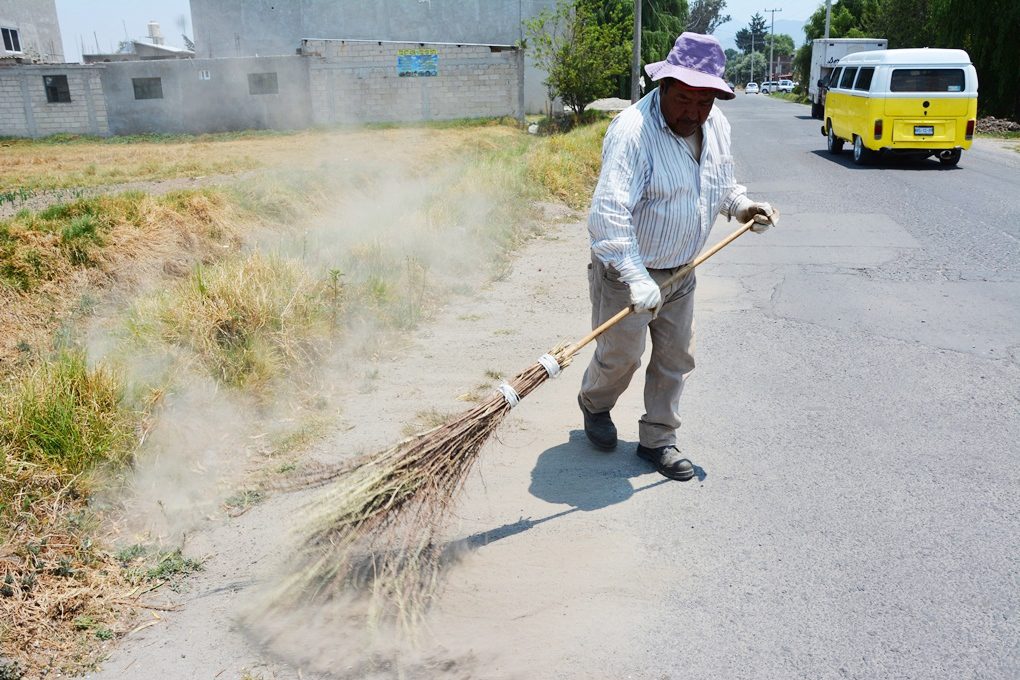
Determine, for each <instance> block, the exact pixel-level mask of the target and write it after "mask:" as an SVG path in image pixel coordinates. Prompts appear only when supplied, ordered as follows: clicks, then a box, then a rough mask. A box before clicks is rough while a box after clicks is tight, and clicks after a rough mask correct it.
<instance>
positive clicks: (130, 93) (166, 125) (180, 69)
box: [103, 56, 311, 135]
mask: <svg viewBox="0 0 1020 680" xmlns="http://www.w3.org/2000/svg"><path fill="white" fill-rule="evenodd" d="M305 61H306V60H305V59H304V58H302V57H298V56H290V57H247V58H241V59H166V60H151V61H124V62H111V63H109V64H104V70H103V89H104V91H105V92H106V99H107V104H108V106H109V109H110V131H111V132H113V133H114V134H118V135H128V134H139V133H147V132H171V133H180V132H187V133H205V132H225V131H230V130H260V129H272V130H294V129H300V128H304V127H308V126H309V125H310V124H311V116H310V115H309V101H308V67H307V65H306V64H305ZM255 73H259V74H265V73H275V74H276V82H277V86H278V91H277V92H275V93H266V94H252V93H251V91H250V90H249V83H248V76H249V74H255ZM134 78H159V79H160V85H161V89H162V94H163V96H162V98H160V99H135V92H134V85H133V83H132V81H133V79H134Z"/></svg>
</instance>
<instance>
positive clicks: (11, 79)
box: [0, 69, 30, 137]
mask: <svg viewBox="0 0 1020 680" xmlns="http://www.w3.org/2000/svg"><path fill="white" fill-rule="evenodd" d="M0 135H2V136H5V137H29V136H30V135H29V132H28V118H27V116H26V113H25V102H24V101H23V100H22V94H21V77H20V75H19V74H18V73H16V72H14V70H13V69H0Z"/></svg>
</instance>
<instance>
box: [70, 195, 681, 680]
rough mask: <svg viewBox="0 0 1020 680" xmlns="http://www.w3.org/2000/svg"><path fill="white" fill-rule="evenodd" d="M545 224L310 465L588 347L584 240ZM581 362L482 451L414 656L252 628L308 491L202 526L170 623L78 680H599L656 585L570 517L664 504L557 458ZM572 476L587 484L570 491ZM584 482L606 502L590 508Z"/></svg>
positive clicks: (628, 483)
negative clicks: (643, 502)
mask: <svg viewBox="0 0 1020 680" xmlns="http://www.w3.org/2000/svg"><path fill="white" fill-rule="evenodd" d="M545 212H546V221H547V222H548V230H547V232H546V234H545V235H544V236H543V237H540V238H538V239H536V240H534V241H533V242H531V243H530V244H529V245H528V246H527V247H526V248H525V249H524V251H523V252H522V253H521V254H520V256H519V257H518V258H517V259H516V260H515V264H514V268H513V272H512V273H511V275H510V276H509V277H507V278H506V279H505V280H502V281H499V282H496V283H493V284H490V285H489V286H487V287H486V288H485V289H484V290H480V291H478V292H477V294H475V295H470V296H465V297H464V298H462V299H459V300H455V301H453V302H452V303H451V304H449V305H448V307H447V308H446V309H445V310H443V312H442V313H441V314H439V315H438V317H437V318H436V319H435V320H434V321H433V322H432V323H430V324H429V325H428V326H427V327H424V328H421V329H420V330H419V332H418V334H417V338H416V340H415V342H414V344H413V346H412V347H411V348H409V349H408V350H407V351H406V352H405V353H404V355H403V357H402V358H399V359H397V360H395V361H381V362H380V363H378V364H376V365H372V366H365V375H366V376H371V378H370V379H366V382H365V383H364V384H363V385H362V386H361V388H360V390H359V391H360V393H355V394H352V395H351V396H350V398H349V399H348V400H347V401H346V402H345V403H343V404H342V411H343V425H342V427H341V430H342V431H341V432H338V433H337V434H336V435H335V436H333V437H332V438H331V439H330V440H328V441H325V442H323V443H321V444H318V445H316V446H315V447H314V448H313V451H311V452H309V454H310V455H311V456H313V457H314V458H317V459H320V460H323V461H327V462H329V461H331V460H332V461H337V460H342V459H343V458H345V457H346V456H348V455H350V454H351V453H352V452H360V451H371V450H376V449H380V448H384V447H386V446H388V445H389V444H391V443H392V442H393V441H395V440H396V439H398V438H399V437H400V433H401V430H402V429H403V428H404V427H405V426H406V424H407V423H408V421H409V420H411V419H413V416H414V414H416V413H418V412H420V411H422V410H423V409H425V408H435V409H438V410H441V411H447V412H456V411H459V410H462V409H463V408H464V407H465V404H464V403H463V402H461V401H458V400H457V397H458V395H462V394H464V393H465V392H468V391H470V390H471V389H472V388H474V387H476V386H477V385H478V383H479V382H480V381H483V382H484V381H485V380H486V377H485V374H486V372H492V371H498V372H500V373H502V374H504V375H512V374H514V373H516V372H517V371H518V370H520V369H523V368H525V367H526V366H527V365H529V364H530V363H532V362H533V361H534V359H535V358H537V357H538V356H539V355H540V354H542V353H544V352H545V351H547V350H548V349H549V348H551V347H552V346H553V345H554V344H556V343H557V342H558V341H560V340H563V339H576V338H578V337H581V336H583V335H584V334H585V332H586V331H587V328H586V324H587V318H588V313H589V311H588V303H587V292H586V291H587V284H586V281H585V278H584V276H585V275H584V272H585V263H586V260H587V256H588V252H587V242H586V241H587V236H586V231H585V229H584V225H583V222H581V221H579V216H578V215H576V214H572V213H571V212H570V211H569V210H568V209H567V208H565V207H562V206H556V205H549V206H546V208H545ZM589 356H590V348H589V349H587V350H585V351H584V352H582V354H581V355H580V356H579V357H578V358H577V360H576V362H575V364H574V365H572V366H571V367H569V368H568V369H567V370H566V372H565V374H564V375H563V376H561V377H560V378H559V379H558V380H556V381H553V382H550V383H547V384H546V385H544V386H543V387H542V388H541V389H540V390H539V391H538V392H536V393H535V394H534V395H532V396H531V397H529V398H528V400H527V401H525V402H524V403H522V405H521V406H520V407H518V410H517V411H515V412H514V413H512V414H511V416H510V417H509V419H508V421H507V422H506V423H505V424H504V426H503V428H502V429H501V431H500V436H499V437H498V441H493V442H490V444H489V445H488V446H487V448H486V450H485V451H484V452H483V455H482V458H481V462H480V464H479V465H478V468H477V470H476V473H475V474H474V475H473V477H472V480H471V482H470V483H469V485H468V488H467V490H466V492H465V494H464V498H463V499H462V502H461V503H460V504H459V505H458V506H457V510H456V517H455V519H454V521H453V524H452V526H451V527H450V532H449V537H450V539H451V540H453V541H457V540H460V541H462V542H463V543H462V545H463V550H462V552H461V555H460V559H459V560H458V561H457V562H456V563H455V564H453V565H451V566H450V567H449V569H448V570H447V572H446V573H445V585H444V588H443V592H442V595H441V598H440V600H439V604H438V606H437V607H435V608H434V610H433V611H432V612H431V613H430V615H429V619H428V623H427V626H428V628H427V631H425V632H424V635H423V637H422V639H421V640H420V641H419V643H418V646H417V647H415V648H413V649H412V648H411V647H404V646H402V645H401V646H400V647H399V649H397V650H395V649H393V648H391V647H389V646H388V645H382V646H381V647H378V648H376V647H373V645H378V644H379V640H378V639H377V638H373V637H372V636H369V637H368V638H365V637H363V636H364V633H365V632H364V631H363V630H360V629H358V624H357V623H354V624H351V623H349V622H347V621H345V620H344V619H345V616H344V614H345V612H343V611H342V610H339V609H338V608H329V607H324V608H322V609H315V610H311V611H309V610H307V609H304V610H299V611H295V612H294V613H293V616H292V617H290V618H288V620H286V621H281V620H272V621H269V620H265V619H264V618H262V617H260V616H259V614H258V608H257V606H255V609H254V612H255V613H254V614H252V611H253V610H252V607H253V603H257V602H258V598H259V597H260V593H261V592H263V590H264V588H265V587H267V586H271V585H272V583H273V582H274V580H275V579H276V578H278V576H279V575H280V574H281V573H285V572H286V571H287V569H288V568H289V565H291V564H292V563H293V562H292V558H293V551H294V548H295V544H296V543H297V542H298V541H299V540H300V539H301V537H302V534H303V529H302V521H301V520H302V516H303V514H304V509H305V508H306V507H307V504H308V503H313V502H314V501H315V498H316V494H317V492H316V491H307V492H299V493H292V494H279V495H276V496H275V497H273V498H271V499H270V500H269V501H267V502H266V503H263V504H261V505H259V506H257V507H255V508H254V509H252V510H251V511H250V512H248V513H246V514H244V515H242V516H240V517H237V518H233V519H230V518H223V517H218V518H214V519H213V518H210V519H209V520H208V521H207V522H206V524H205V526H203V527H202V528H201V530H200V531H198V532H197V533H193V534H191V535H190V536H189V537H188V539H187V545H186V552H187V553H189V554H192V555H208V559H207V561H206V563H205V570H204V571H203V572H202V573H200V574H198V575H196V576H194V577H192V578H191V579H190V580H189V581H188V583H187V584H186V585H185V589H184V591H183V592H182V593H180V594H179V595H173V596H172V597H170V598H169V599H168V600H167V601H163V600H160V602H161V604H163V605H167V604H171V605H182V608H181V609H180V611H174V612H163V611H154V612H152V613H149V614H146V615H145V616H144V617H143V620H142V622H143V624H144V623H145V622H152V624H153V625H149V626H146V627H144V628H141V627H139V628H140V629H139V630H138V631H137V632H136V633H132V634H129V635H128V636H127V638H126V639H124V640H123V641H122V642H121V643H120V644H119V645H118V646H117V648H116V649H114V650H113V651H112V653H111V655H110V658H109V660H108V661H107V662H106V663H104V664H103V668H102V669H101V670H100V671H99V672H96V673H93V674H90V675H89V676H88V677H90V678H97V679H98V678H104V679H106V678H147V677H151V671H152V669H153V668H159V669H161V671H162V673H163V674H164V675H165V676H166V677H196V678H200V677H210V678H211V677H226V678H241V677H264V678H309V677H323V678H331V677H352V678H353V677H380V678H382V677H443V678H446V677H449V678H461V677H463V678H468V677H486V678H493V677H498V678H524V677H535V675H534V669H535V668H543V669H567V668H569V670H564V672H563V673H559V672H557V675H558V677H596V676H598V675H599V674H600V669H604V668H605V666H604V665H603V664H605V663H609V662H611V661H612V652H611V649H608V648H607V647H606V645H605V640H607V639H613V640H615V641H616V643H614V645H612V646H613V647H617V648H618V645H620V644H622V638H623V637H625V636H626V635H627V630H628V628H629V624H630V623H632V622H633V620H634V618H635V617H639V616H641V613H642V610H643V608H644V607H645V606H646V605H648V604H649V600H651V599H654V597H655V594H654V592H652V591H649V590H648V589H647V588H646V587H644V586H643V585H642V583H647V581H648V579H652V580H654V579H655V578H656V575H655V574H649V573H647V572H645V573H643V577H642V580H641V581H639V580H636V579H633V578H631V577H630V576H629V574H631V573H633V571H634V569H635V568H636V567H637V565H638V564H640V559H639V556H640V553H641V547H640V546H639V545H637V543H636V542H635V543H634V544H632V545H624V544H622V543H621V537H620V535H618V534H616V535H613V534H610V533H604V532H602V531H600V530H599V522H598V520H593V519H592V518H591V517H588V518H586V517H585V515H588V514H590V513H591V512H592V511H594V510H597V509H599V508H600V507H604V506H605V505H608V504H615V503H619V502H621V501H623V500H626V499H627V498H629V497H630V496H631V495H633V494H634V493H636V491H639V490H644V489H648V492H649V493H661V492H662V491H663V490H664V489H663V488H662V486H663V485H662V484H661V483H660V482H661V478H660V477H658V476H657V475H656V474H655V473H653V472H651V471H650V470H648V469H647V468H645V467H644V466H643V465H640V464H639V463H637V462H628V464H627V465H624V466H623V469H622V470H621V469H620V461H619V459H617V460H615V461H613V460H611V459H610V457H606V456H599V455H596V454H591V455H592V456H594V457H591V458H588V457H587V455H585V457H584V459H579V458H578V455H577V448H576V447H572V446H570V444H571V443H572V442H573V443H576V442H578V441H579V438H583V434H582V433H580V432H579V431H578V428H579V427H580V417H579V413H578V412H577V408H576V404H575V402H574V394H575V393H576V389H577V384H578V382H579V380H580V376H581V373H582V372H583V370H584V365H585V364H586V362H587V359H588V357H589ZM537 414H542V416H543V417H542V418H541V423H542V427H541V428H540V429H539V430H537V431H536V430H533V429H532V428H534V427H536V422H535V416H536V415H537ZM550 440H552V442H553V443H554V444H553V445H552V446H549V441H550ZM555 442H559V444H558V445H556V444H555ZM580 450H586V447H583V446H582V447H580ZM619 455H621V456H623V455H624V454H619ZM635 461H636V459H635ZM575 466H577V467H578V468H581V467H582V466H594V468H593V469H592V468H589V469H588V470H587V471H586V474H582V475H574V474H571V469H572V468H574V467H575ZM591 474H595V475H597V476H600V477H605V478H607V481H608V486H606V485H601V486H600V491H599V493H590V492H589V491H588V490H587V489H586V488H585V486H586V485H587V483H588V481H589V479H590V475H591ZM522 534H523V536H522ZM566 534H569V535H570V536H571V539H570V540H569V541H566V540H563V538H564V536H565V535H566ZM465 539H467V540H465ZM623 541H624V542H626V541H625V539H623ZM550 640H555V641H556V644H549V641H550ZM368 649H373V650H374V651H372V652H367V651H366V650H368ZM568 660H569V661H568ZM565 663H568V664H569V665H568V666H564V664H565ZM245 674H248V675H245Z"/></svg>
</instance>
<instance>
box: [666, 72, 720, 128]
mask: <svg viewBox="0 0 1020 680" xmlns="http://www.w3.org/2000/svg"><path fill="white" fill-rule="evenodd" d="M666 80H668V81H669V82H663V83H662V84H661V85H660V86H659V87H660V88H661V90H660V93H659V108H661V109H662V117H663V118H665V119H666V124H667V125H669V128H670V129H671V130H672V131H673V132H675V133H677V134H678V135H680V136H681V137H689V136H691V135H693V134H694V132H695V130H697V129H698V128H699V127H701V126H702V125H704V124H705V121H706V120H708V114H709V113H711V112H712V103H713V102H714V101H715V90H704V89H699V88H696V87H689V86H687V85H685V84H683V83H681V82H680V81H679V80H673V79H666Z"/></svg>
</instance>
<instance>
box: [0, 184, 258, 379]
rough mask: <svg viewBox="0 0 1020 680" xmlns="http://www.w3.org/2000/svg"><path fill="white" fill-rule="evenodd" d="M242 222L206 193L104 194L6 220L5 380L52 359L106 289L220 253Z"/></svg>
mask: <svg viewBox="0 0 1020 680" xmlns="http://www.w3.org/2000/svg"><path fill="white" fill-rule="evenodd" d="M237 217H238V213H237V210H236V209H235V208H232V207H231V206H230V205H229V204H228V203H227V201H226V199H225V197H224V195H223V194H222V193H219V192H215V191H211V190H205V191H197V192H178V193H172V194H166V195H164V196H159V197H154V196H149V195H146V194H142V193H140V192H128V193H124V194H119V195H115V196H100V197H95V198H89V199H81V200H78V201H74V202H72V203H67V204H57V205H53V206H50V207H49V208H47V209H46V210H42V211H39V212H36V213H32V212H28V211H23V212H21V213H19V214H18V215H17V216H16V217H15V218H13V219H10V220H3V221H0V328H3V329H4V330H3V333H0V376H3V375H8V374H10V373H11V372H12V371H14V370H16V369H17V367H18V366H24V365H26V364H27V363H30V361H31V360H33V359H34V358H37V357H39V356H43V355H45V354H46V353H47V352H48V351H49V349H50V348H51V346H52V342H53V340H52V338H53V337H54V333H55V332H56V331H57V330H58V329H59V328H60V327H61V326H62V325H66V324H68V323H72V322H73V321H74V319H75V317H76V316H77V315H78V314H79V313H81V312H85V311H88V305H87V304H83V300H85V302H87V298H90V297H95V296H98V295H99V291H102V290H105V289H109V288H110V287H112V286H113V285H114V284H118V283H121V284H124V287H131V286H132V285H134V284H138V283H140V282H142V281H145V280H151V279H153V278H156V277H158V276H162V275H164V274H165V273H177V272H179V271H180V270H181V269H184V270H185V271H186V270H187V267H188V262H189V261H191V260H194V259H201V258H205V257H208V256H209V254H210V253H215V252H222V251H223V249H224V247H228V246H230V245H231V244H233V243H235V239H234V237H233V235H232V234H233V229H234V223H235V222H236V220H237Z"/></svg>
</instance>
